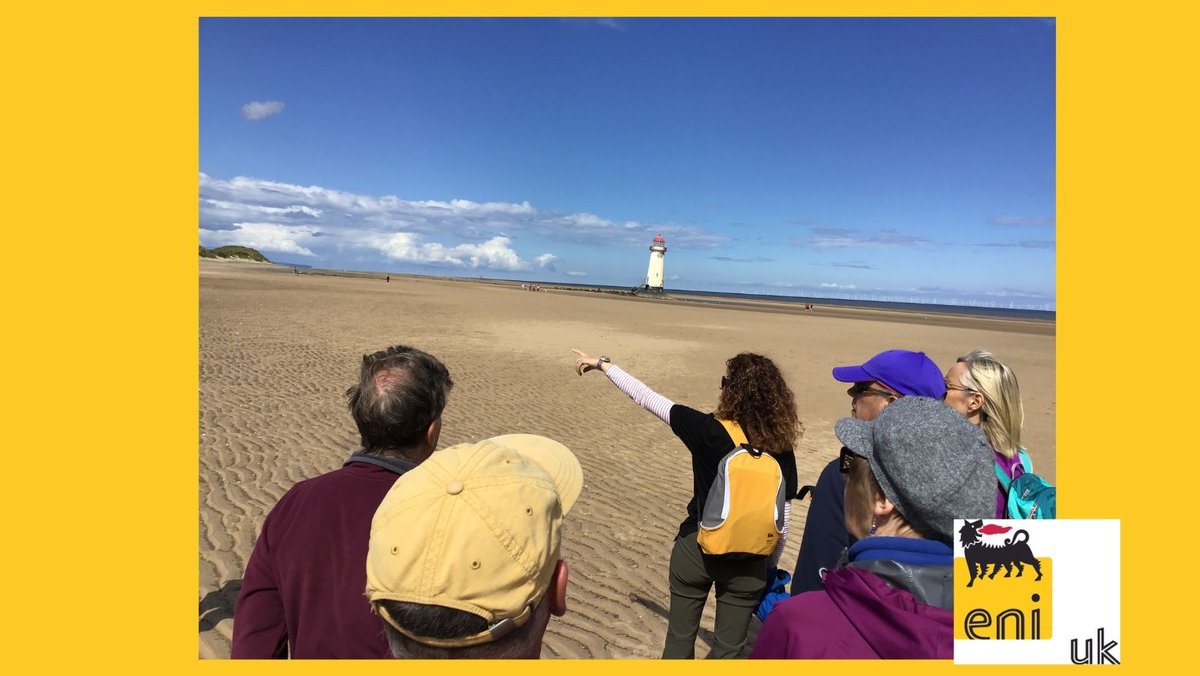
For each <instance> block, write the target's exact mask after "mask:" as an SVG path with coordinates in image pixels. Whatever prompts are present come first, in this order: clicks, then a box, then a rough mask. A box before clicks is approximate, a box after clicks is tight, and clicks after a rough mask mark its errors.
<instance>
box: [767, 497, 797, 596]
mask: <svg viewBox="0 0 1200 676" xmlns="http://www.w3.org/2000/svg"><path fill="white" fill-rule="evenodd" d="M791 523H792V501H791V500H784V501H783V531H782V532H781V533H780V534H779V542H777V543H775V551H773V552H771V567H772V568H778V567H779V557H781V556H783V548H784V547H786V546H787V539H788V526H790V525H791ZM770 582H772V580H768V583H770Z"/></svg>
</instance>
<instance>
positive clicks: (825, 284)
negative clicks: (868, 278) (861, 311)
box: [821, 282, 858, 289]
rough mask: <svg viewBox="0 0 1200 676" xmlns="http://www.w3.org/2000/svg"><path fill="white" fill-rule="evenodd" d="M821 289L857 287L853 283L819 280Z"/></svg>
mask: <svg viewBox="0 0 1200 676" xmlns="http://www.w3.org/2000/svg"><path fill="white" fill-rule="evenodd" d="M821 288H822V289H856V288H858V287H856V286H854V285H853V284H837V283H835V282H821Z"/></svg>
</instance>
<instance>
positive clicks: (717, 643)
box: [572, 350, 803, 659]
mask: <svg viewBox="0 0 1200 676" xmlns="http://www.w3.org/2000/svg"><path fill="white" fill-rule="evenodd" d="M572 351H573V352H575V354H576V355H578V356H579V358H578V359H577V360H576V361H575V371H576V372H577V373H578V374H579V375H581V376H582V375H583V374H585V373H587V372H589V371H599V372H601V373H603V374H604V375H605V376H607V377H608V379H609V380H610V381H612V383H613V384H614V385H616V386H617V388H618V389H620V390H621V391H622V392H624V393H625V394H626V395H628V396H629V397H630V398H631V399H633V400H634V402H636V403H637V404H639V405H641V406H642V407H643V408H645V409H646V410H647V411H649V412H651V413H653V414H654V415H656V416H658V418H659V419H660V420H662V421H663V422H665V423H667V424H668V425H670V426H671V431H672V432H674V433H675V435H676V436H678V437H679V439H680V441H682V442H683V445H684V446H686V447H687V449H688V451H690V452H691V456H692V481H693V490H694V493H693V495H692V500H691V502H689V503H688V506H687V515H686V516H685V517H684V519H683V521H682V522H681V523H680V524H679V532H678V535H676V538H675V545H674V548H673V549H672V551H671V563H670V573H669V579H670V589H671V609H670V614H669V618H668V624H667V638H666V645H665V646H664V647H663V658H664V659H672V658H674V659H690V658H692V657H694V656H695V644H696V634H697V632H698V631H699V628H700V616H701V614H702V612H703V610H704V603H705V601H706V600H707V599H708V593H709V590H710V589H711V588H712V587H713V585H714V584H715V585H716V588H717V619H716V627H715V630H714V634H715V640H714V642H713V646H712V650H711V652H710V653H709V657H718V658H719V657H728V658H736V657H744V656H745V652H746V633H747V631H748V629H749V626H750V616H751V615H752V614H753V613H754V610H755V608H756V607H757V606H758V603H759V599H760V598H761V596H762V591H763V589H764V587H765V586H766V574H767V565H768V563H771V564H772V565H774V564H775V563H776V562H778V559H779V554H781V553H782V551H783V546H784V544H785V542H786V539H787V524H788V521H789V518H790V500H791V499H792V498H794V497H795V495H796V489H797V484H798V480H797V478H796V456H795V454H794V452H793V450H792V449H793V446H794V445H795V443H796V441H797V439H799V437H800V435H801V434H802V433H803V425H802V424H801V423H800V419H799V416H798V415H797V414H796V403H795V398H794V396H793V395H792V391H791V389H790V388H789V387H788V386H787V383H786V382H784V379H783V374H782V373H780V371H779V368H778V367H777V366H776V365H775V362H773V361H771V360H770V359H768V358H767V357H764V356H762V355H759V354H751V353H742V354H739V355H737V356H735V357H733V358H731V359H729V360H728V361H727V362H726V363H725V374H724V375H723V376H722V377H721V397H720V401H719V403H718V405H717V410H716V411H715V412H713V413H704V412H701V411H698V410H696V409H694V408H690V407H687V406H684V405H682V404H676V403H675V402H673V401H671V400H669V399H667V398H666V397H664V396H662V395H661V394H658V393H657V392H654V391H653V390H651V389H650V388H649V387H647V386H646V385H645V384H643V383H642V382H641V381H640V380H638V379H637V378H634V377H633V376H632V375H630V374H628V373H626V372H625V371H624V370H622V369H621V368H620V367H619V366H617V365H616V364H614V363H612V361H611V360H610V359H609V358H608V357H603V356H601V357H593V356H591V355H589V354H587V353H585V352H583V351H581V350H572ZM720 420H727V421H735V422H736V423H738V425H739V426H740V428H741V430H742V431H743V432H744V435H745V437H746V439H747V441H748V442H749V443H750V444H751V445H752V446H753V447H754V448H756V449H761V450H763V451H766V452H768V453H770V454H771V456H772V457H774V458H775V459H776V460H777V461H778V463H779V466H780V469H781V470H782V474H783V480H784V513H783V519H782V523H783V529H782V534H781V537H780V538H779V540H778V543H777V545H776V547H775V550H774V552H773V553H772V554H771V555H770V556H749V557H734V556H729V555H727V556H713V555H709V554H705V553H704V552H703V551H701V548H700V545H699V544H698V542H697V533H698V531H699V522H700V518H701V515H702V514H704V507H705V505H704V503H705V499H706V497H707V495H708V493H709V489H710V488H711V487H712V485H713V482H714V481H716V479H717V473H718V467H719V465H720V463H721V460H722V458H724V457H725V455H726V454H727V453H729V452H730V451H732V450H733V449H734V447H735V443H734V441H733V438H732V437H731V436H730V435H731V432H729V431H727V428H726V427H725V426H724V425H722V423H721V422H720Z"/></svg>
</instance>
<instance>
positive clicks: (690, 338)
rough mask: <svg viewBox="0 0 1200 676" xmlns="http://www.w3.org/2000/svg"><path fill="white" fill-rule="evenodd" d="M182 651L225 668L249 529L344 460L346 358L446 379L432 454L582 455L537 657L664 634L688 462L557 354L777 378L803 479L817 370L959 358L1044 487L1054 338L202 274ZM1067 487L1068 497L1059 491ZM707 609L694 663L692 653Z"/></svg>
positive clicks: (680, 305) (635, 643)
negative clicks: (507, 448)
mask: <svg viewBox="0 0 1200 676" xmlns="http://www.w3.org/2000/svg"><path fill="white" fill-rule="evenodd" d="M199 284H200V364H199V368H200V411H199V495H198V498H199V529H200V530H199V566H200V570H199V573H200V589H199V625H200V626H199V638H200V641H199V654H200V656H201V657H215V658H225V657H228V656H229V649H230V637H231V636H232V627H233V609H234V603H235V601H236V598H237V593H238V590H239V588H240V583H241V577H242V571H243V568H244V565H245V562H246V560H247V558H248V557H249V555H250V552H251V550H252V548H253V545H254V541H255V538H256V537H257V535H258V531H259V528H260V526H261V525H262V521H263V518H264V517H265V516H266V513H267V511H268V510H270V508H271V507H272V505H273V504H274V503H275V501H276V500H277V499H278V498H279V496H281V495H282V494H283V493H284V492H285V491H286V490H287V489H288V488H289V487H290V486H291V485H292V484H294V483H295V482H297V481H300V480H303V479H306V478H308V477H312V476H315V475H318V474H321V473H323V472H327V471H330V470H333V469H335V468H337V467H339V466H340V465H341V463H342V462H343V461H344V460H345V458H346V457H347V456H348V455H349V454H350V453H351V452H352V451H353V450H355V448H356V447H357V441H358V437H357V432H356V430H355V428H354V423H353V421H352V420H351V418H350V415H349V413H348V412H347V411H346V407H345V403H344V402H345V399H344V395H343V393H344V391H345V389H346V388H347V387H348V386H349V385H351V384H352V383H353V382H354V379H355V378H356V376H357V369H358V364H359V361H360V358H361V355H362V354H363V353H366V352H372V351H374V350H377V349H380V348H383V347H386V346H388V345H394V344H398V343H405V344H410V345H414V346H417V347H420V348H422V349H424V350H426V351H428V352H430V353H432V354H434V355H436V356H438V357H439V358H440V359H442V361H444V362H445V364H446V365H447V367H449V369H450V372H451V375H452V377H453V379H454V382H455V387H454V389H453V391H452V392H451V395H450V402H449V404H448V406H447V408H446V411H445V413H444V416H443V432H442V437H441V443H440V447H442V448H444V447H447V446H450V445H453V444H457V443H462V442H467V441H476V440H479V439H482V438H486V437H489V436H494V435H497V434H504V433H510V432H529V433H535V434H542V435H546V436H549V437H552V438H555V439H558V440H559V441H561V442H563V443H564V444H566V445H567V446H568V447H570V448H571V449H572V450H573V451H574V452H575V453H576V455H577V456H578V457H579V459H580V462H581V463H582V465H583V468H584V473H585V488H584V492H583V495H582V496H581V498H580V500H579V502H578V504H577V505H576V507H575V509H574V510H573V511H572V513H571V514H570V515H569V516H568V518H567V527H566V534H565V542H564V554H565V558H566V559H567V560H568V562H569V563H570V566H571V577H570V582H571V586H570V590H569V612H568V613H567V615H566V616H565V617H562V618H555V619H554V620H553V621H551V623H550V627H549V629H548V631H547V634H546V640H545V646H544V650H543V656H544V657H552V658H652V657H657V656H658V655H659V653H660V652H661V649H662V642H663V636H664V633H665V629H666V608H667V605H668V592H667V579H666V574H667V560H668V556H669V554H670V549H671V542H672V538H673V536H674V534H675V532H676V529H677V526H678V524H679V521H680V520H681V519H682V518H683V516H684V507H685V505H686V504H687V502H688V500H689V499H690V497H691V487H692V478H691V470H690V463H689V459H688V456H687V450H686V449H685V448H684V447H683V445H682V444H681V443H680V442H679V441H678V440H677V439H676V438H675V437H674V435H673V434H672V433H671V431H670V429H668V428H667V427H666V426H665V425H663V424H662V422H660V421H659V420H658V419H657V418H655V417H654V416H652V415H650V414H649V413H646V412H645V411H642V410H641V409H640V408H638V407H637V406H636V405H635V404H633V403H632V402H630V401H629V400H628V399H627V398H626V397H625V396H624V395H623V394H621V393H620V392H619V391H618V390H617V389H616V388H615V387H613V386H612V385H611V384H610V383H609V382H608V381H607V379H606V378H604V377H602V376H600V375H597V374H588V375H586V376H584V377H579V376H577V375H576V374H575V372H574V370H573V364H574V359H575V356H574V355H573V354H572V353H571V352H570V348H572V347H579V348H581V349H584V350H587V351H589V352H591V353H592V354H607V355H609V356H611V357H612V359H613V361H614V362H615V363H617V364H619V365H620V366H622V367H623V368H625V369H626V370H627V371H629V372H630V373H632V374H633V375H635V376H637V377H638V378H640V379H641V380H643V381H644V382H645V383H646V384H647V385H649V386H650V387H652V388H654V389H655V390H657V391H658V392H659V393H661V394H663V395H665V396H666V397H668V398H670V399H672V400H674V401H676V402H678V403H682V404H687V405H689V406H692V407H694V408H698V409H701V410H711V409H712V408H713V407H714V406H715V404H716V402H717V397H718V393H719V389H718V385H719V381H720V377H721V375H722V373H723V371H724V362H725V360H726V359H727V358H729V357H731V356H733V355H734V354H736V353H738V352H742V351H753V352H761V353H763V354H766V355H768V356H770V357H771V358H773V359H774V360H775V361H776V362H777V363H778V364H779V365H780V367H781V368H782V369H783V372H784V374H785V376H786V377H787V379H788V382H789V384H790V385H791V387H792V389H793V390H794V391H795V393H796V397H797V404H798V406H799V409H800V418H801V420H803V421H804V423H805V426H806V428H807V431H806V433H805V435H804V436H803V438H802V439H801V440H800V442H799V445H798V447H797V449H796V456H797V464H798V468H799V474H800V482H801V484H805V483H814V482H815V480H816V476H817V473H818V472H819V471H820V469H821V468H822V467H823V466H824V464H825V463H826V462H828V461H829V460H830V459H832V458H833V457H836V455H837V451H838V448H839V447H840V444H839V443H838V442H837V440H836V438H835V436H834V433H833V426H834V423H835V422H836V421H837V420H838V418H840V417H844V416H847V415H849V412H850V401H849V398H848V397H847V396H846V394H845V390H846V385H845V384H842V383H838V382H836V381H834V380H833V378H832V377H831V375H830V369H831V368H833V367H834V366H839V365H849V364H859V363H862V361H863V360H865V359H867V358H869V357H870V356H872V355H874V354H875V353H877V352H879V351H881V350H885V349H889V348H907V349H915V350H923V351H924V352H926V353H927V354H928V355H929V356H930V357H931V358H932V359H933V360H934V361H935V362H937V363H938V364H939V366H941V367H942V368H943V370H944V369H945V368H946V367H948V366H949V365H951V364H952V363H953V362H954V360H955V358H956V357H957V356H958V355H961V354H964V353H966V352H967V351H969V350H971V349H973V348H984V349H988V350H990V351H992V352H994V353H995V354H996V355H997V356H999V357H1000V358H1001V359H1002V360H1004V361H1005V362H1007V363H1008V364H1009V365H1010V366H1012V368H1013V369H1014V370H1015V372H1016V374H1017V376H1018V378H1019V379H1020V383H1021V389H1022V395H1023V400H1024V406H1025V429H1024V445H1025V446H1026V447H1027V448H1028V449H1029V452H1030V454H1031V456H1032V458H1033V461H1034V463H1035V466H1036V468H1037V470H1038V473H1039V474H1042V475H1044V476H1046V478H1048V479H1050V480H1051V481H1053V482H1055V483H1057V479H1056V472H1055V468H1056V464H1057V463H1056V455H1055V450H1056V441H1055V399H1056V394H1055V336H1054V325H1053V323H1046V322H1025V321H1008V320H997V319H982V318H976V317H957V316H945V315H920V314H912V313H892V312H887V311H879V310H852V309H847V308H837V307H834V306H832V305H818V307H817V308H816V309H815V311H813V312H811V313H807V312H799V311H796V309H795V308H794V307H782V306H781V304H778V303H765V302H764V303H757V302H753V301H749V302H745V303H738V304H729V305H719V304H713V303H710V302H697V301H692V300H688V299H680V300H678V301H674V302H663V301H654V300H650V299H640V298H627V297H622V296H616V295H611V294H600V293H588V292H582V291H559V290H544V291H542V292H536V293H535V292H529V291H523V290H522V289H521V286H520V284H512V285H507V284H496V283H482V282H476V281H452V280H445V279H437V278H419V277H406V276H396V275H393V276H392V277H391V282H390V283H385V282H384V280H383V278H382V275H379V276H378V277H374V276H366V275H363V276H326V275H314V274H300V275H295V274H292V272H291V271H290V269H288V268H284V267H279V266H270V265H265V264H252V263H238V262H228V261H213V260H201V261H200V279H199ZM1068 489H1069V487H1068ZM806 508H807V505H806V503H805V502H801V501H797V502H795V503H794V504H793V512H792V523H791V537H790V539H789V542H788V547H787V550H786V551H785V553H784V556H783V559H782V561H781V566H782V567H784V568H786V569H788V570H790V569H791V568H792V566H793V565H794V564H795V561H796V553H797V549H798V546H799V543H800V534H801V531H802V529H803V526H804V518H805V515H806ZM713 609H714V604H713V602H712V599H711V598H710V600H709V605H708V607H707V608H706V611H705V618H704V620H703V622H702V624H701V632H700V637H699V641H698V644H697V656H698V657H703V656H704V655H705V654H706V653H707V652H708V649H709V642H710V640H711V633H710V632H711V629H712V626H713Z"/></svg>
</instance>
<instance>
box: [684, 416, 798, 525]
mask: <svg viewBox="0 0 1200 676" xmlns="http://www.w3.org/2000/svg"><path fill="white" fill-rule="evenodd" d="M671 431H672V432H674V433H675V436H677V437H679V439H680V441H682V442H683V445H684V446H687V449H688V450H689V451H691V453H692V483H693V489H692V490H693V494H692V501H691V502H689V503H688V506H687V518H686V519H684V520H683V522H682V523H680V524H679V535H678V537H683V536H685V535H691V534H692V533H695V532H696V531H697V530H699V529H700V525H699V524H700V514H701V513H703V512H704V499H705V498H706V497H708V489H709V488H711V487H712V485H713V481H716V479H717V468H718V467H719V466H720V464H721V458H724V457H725V455H726V454H727V453H729V452H730V451H732V450H733V440H732V439H730V438H729V433H728V432H726V431H725V428H724V427H723V426H722V425H721V423H720V422H718V421H717V419H716V418H715V417H714V416H713V414H711V413H701V412H700V411H697V410H696V409H694V408H689V407H687V406H684V405H682V404H675V405H674V406H672V407H671ZM762 450H764V451H765V450H773V449H765V448H764V449H762ZM772 456H773V457H774V458H775V460H777V461H778V462H779V468H780V469H781V470H782V471H783V486H784V488H783V497H784V499H785V500H791V499H793V498H795V497H796V491H797V490H798V488H799V484H800V480H799V479H798V478H797V477H796V454H795V453H794V452H793V451H792V449H790V448H789V449H786V450H784V451H783V452H781V453H778V454H775V453H772Z"/></svg>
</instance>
